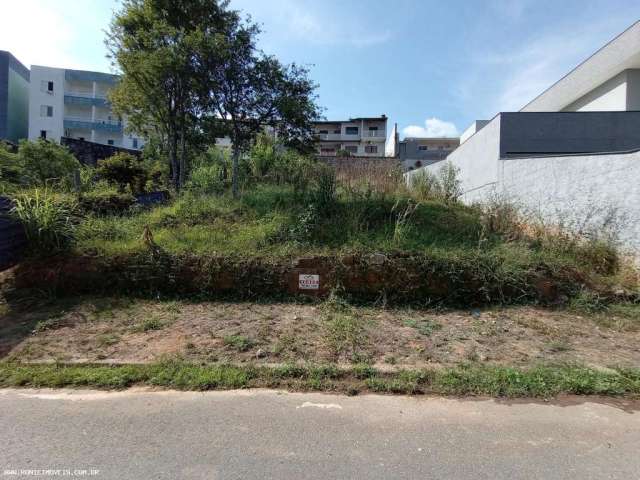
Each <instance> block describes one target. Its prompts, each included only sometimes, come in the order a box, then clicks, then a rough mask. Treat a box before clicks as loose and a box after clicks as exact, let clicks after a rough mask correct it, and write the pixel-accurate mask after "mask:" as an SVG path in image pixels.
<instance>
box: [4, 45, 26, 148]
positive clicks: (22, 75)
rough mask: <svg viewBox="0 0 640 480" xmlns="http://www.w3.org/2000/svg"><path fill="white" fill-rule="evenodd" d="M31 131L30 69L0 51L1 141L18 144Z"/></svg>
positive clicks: (7, 53) (8, 54)
mask: <svg viewBox="0 0 640 480" xmlns="http://www.w3.org/2000/svg"><path fill="white" fill-rule="evenodd" d="M28 131H29V69H28V68H27V67H25V66H24V65H22V64H21V63H20V62H19V61H18V60H17V59H16V58H15V57H14V56H13V55H11V54H10V53H9V52H4V51H0V140H8V141H10V142H13V143H17V142H18V140H20V139H22V138H27V134H28Z"/></svg>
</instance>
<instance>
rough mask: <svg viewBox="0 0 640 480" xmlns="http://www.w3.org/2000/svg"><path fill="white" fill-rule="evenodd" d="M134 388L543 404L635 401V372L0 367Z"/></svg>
mask: <svg viewBox="0 0 640 480" xmlns="http://www.w3.org/2000/svg"><path fill="white" fill-rule="evenodd" d="M132 385H151V386H159V387H166V388H175V389H179V390H215V389H236V388H254V387H271V388H276V387H278V388H289V389H292V390H305V391H307V390H314V391H336V392H344V393H349V394H354V393H358V392H367V391H369V392H379V393H398V394H423V393H430V394H442V395H471V396H473V395H489V396H493V397H547V398H548V397H553V396H555V395H559V394H575V395H639V394H640V369H613V370H608V371H600V370H593V369H590V368H586V367H581V366H573V365H562V366H560V365H556V366H538V367H534V368H528V369H519V368H509V367H495V366H493V367H492V366H484V365H466V366H465V365H463V366H459V367H456V368H449V369H444V370H401V371H398V372H391V373H390V372H379V371H376V370H375V369H373V368H372V367H370V366H367V365H356V366H354V367H353V368H350V369H340V368H338V367H336V366H335V365H293V364H291V365H282V366H278V367H255V366H242V367H240V366H234V365H224V364H223V365H221V364H212V365H196V364H191V363H186V362H182V361H176V360H173V361H165V362H161V363H156V364H150V365H91V364H85V365H64V364H53V365H52V364H19V363H7V362H0V387H35V388H44V387H51V388H59V387H91V388H100V389H118V388H126V387H129V386H132Z"/></svg>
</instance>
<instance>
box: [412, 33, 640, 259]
mask: <svg viewBox="0 0 640 480" xmlns="http://www.w3.org/2000/svg"><path fill="white" fill-rule="evenodd" d="M558 48H562V45H558ZM447 160H448V161H450V162H452V163H453V164H454V165H455V166H457V167H458V168H459V169H460V178H461V181H462V189H463V200H464V201H466V202H473V201H482V200H485V199H487V198H489V197H490V196H492V195H495V194H496V193H497V194H499V195H503V196H507V197H510V198H511V199H513V200H515V201H517V202H519V203H521V204H522V205H523V206H525V207H526V208H528V209H531V210H534V211H537V212H538V213H540V214H542V215H543V216H546V217H547V218H548V219H551V220H561V221H563V222H564V223H565V224H567V223H568V224H574V225H580V228H582V229H584V228H585V222H587V221H588V222H590V223H591V224H592V225H593V226H594V227H595V228H597V227H598V224H599V223H601V224H603V223H604V222H605V221H609V222H611V218H612V217H611V216H612V215H614V214H615V216H616V218H617V219H618V221H617V223H618V227H619V228H620V231H619V232H618V234H619V238H620V240H621V241H622V242H623V244H625V245H626V246H628V247H630V248H631V249H632V250H636V251H637V252H640V22H636V23H635V24H633V25H632V26H631V27H629V28H628V29H627V30H625V31H624V32H622V33H621V34H620V35H618V36H617V37H615V38H614V39H613V40H611V41H610V42H609V43H608V44H606V45H605V46H603V47H602V48H601V49H599V50H598V51H597V52H595V53H594V54H593V55H591V56H590V57H589V58H587V59H586V60H585V61H584V62H582V63H581V64H580V65H578V66H577V67H576V68H575V69H573V70H572V71H570V72H569V73H567V74H566V75H565V76H564V77H562V78H561V79H560V80H558V81H557V82H556V83H554V84H553V85H551V86H550V87H549V88H548V89H547V90H545V91H544V92H542V93H541V94H540V95H538V96H537V97H536V98H534V99H533V100H532V101H531V102H529V103H528V104H527V105H525V106H524V107H523V108H522V109H521V110H520V111H518V112H507V113H504V112H502V113H498V114H496V116H495V117H494V118H493V119H491V120H489V121H478V122H474V124H473V125H472V126H471V127H470V128H469V129H467V131H465V133H464V134H463V135H462V137H461V144H460V146H459V147H458V148H457V149H456V150H455V151H453V152H452V153H451V154H450V155H448V157H447ZM440 166H441V162H438V163H435V164H433V165H430V166H428V167H425V168H427V169H428V170H429V171H432V172H435V171H437V170H438V169H439V168H440ZM420 171H421V170H414V171H413V172H409V173H407V178H408V179H410V178H411V177H412V176H413V175H416V174H417V173H418V172H420ZM610 224H611V223H610Z"/></svg>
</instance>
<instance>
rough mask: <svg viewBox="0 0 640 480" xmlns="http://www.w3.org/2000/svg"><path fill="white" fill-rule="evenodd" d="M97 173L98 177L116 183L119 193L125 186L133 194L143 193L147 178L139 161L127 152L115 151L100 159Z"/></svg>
mask: <svg viewBox="0 0 640 480" xmlns="http://www.w3.org/2000/svg"><path fill="white" fill-rule="evenodd" d="M97 173H98V175H99V176H100V178H103V179H105V180H107V181H108V182H110V183H113V184H115V185H117V186H118V190H119V192H120V193H124V192H125V190H126V187H127V186H128V187H129V189H130V191H131V193H133V194H136V193H144V190H145V187H146V183H147V178H148V173H147V171H146V170H145V168H144V167H143V165H142V164H141V163H140V161H139V160H138V159H137V158H136V157H134V156H133V155H130V154H128V153H116V154H115V155H113V156H112V157H110V158H106V159H104V160H100V161H99V162H98V169H97Z"/></svg>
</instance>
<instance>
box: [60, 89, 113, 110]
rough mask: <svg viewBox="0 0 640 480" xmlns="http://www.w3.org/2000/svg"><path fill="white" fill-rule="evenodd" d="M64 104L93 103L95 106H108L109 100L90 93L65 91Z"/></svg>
mask: <svg viewBox="0 0 640 480" xmlns="http://www.w3.org/2000/svg"><path fill="white" fill-rule="evenodd" d="M64 103H65V105H89V106H91V105H95V106H96V107H108V106H109V101H108V100H107V98H106V97H104V96H101V95H95V96H94V95H92V94H91V93H84V92H67V93H65V94H64Z"/></svg>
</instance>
